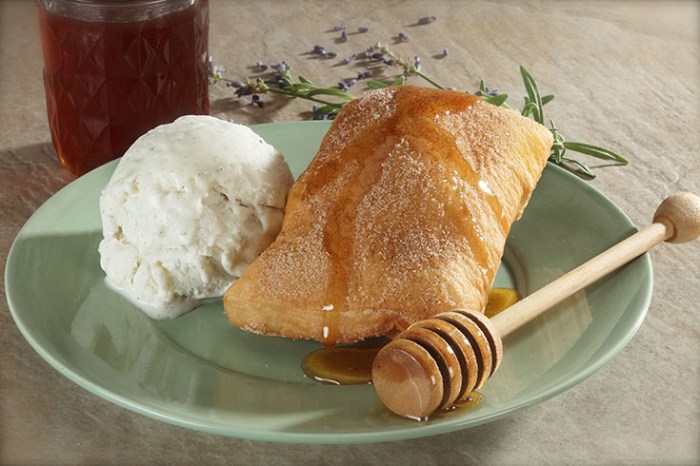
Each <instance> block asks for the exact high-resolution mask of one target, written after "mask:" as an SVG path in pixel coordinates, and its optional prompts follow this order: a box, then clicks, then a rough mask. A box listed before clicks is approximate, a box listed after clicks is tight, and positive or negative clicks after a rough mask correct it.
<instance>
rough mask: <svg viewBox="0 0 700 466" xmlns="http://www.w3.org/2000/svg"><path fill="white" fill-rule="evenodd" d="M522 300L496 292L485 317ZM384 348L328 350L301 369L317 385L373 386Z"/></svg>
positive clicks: (512, 293)
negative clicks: (374, 371) (377, 360)
mask: <svg viewBox="0 0 700 466" xmlns="http://www.w3.org/2000/svg"><path fill="white" fill-rule="evenodd" d="M519 299H520V296H519V295H518V292H517V291H515V290H512V289H509V288H494V289H493V290H491V293H490V294H489V300H488V303H487V305H486V310H485V314H486V316H487V317H493V316H495V315H496V314H498V313H499V312H501V311H503V310H504V309H506V308H507V307H509V306H511V305H513V304H514V303H516V302H517V301H518V300H519ZM388 341H389V340H386V341H385V342H384V344H386V343H388ZM384 344H374V345H367V344H365V345H353V346H331V347H324V348H321V349H318V350H316V351H313V352H311V353H309V354H308V355H307V356H306V357H305V358H304V361H303V362H302V365H301V367H302V369H303V370H304V373H305V374H306V375H307V376H308V377H310V378H312V379H313V380H316V381H317V382H323V383H329V384H334V385H362V384H368V383H372V363H373V362H374V357H375V356H376V355H377V353H378V352H379V350H381V349H382V347H383V346H384ZM465 404H467V405H468V404H469V402H465ZM472 404H473V403H472Z"/></svg>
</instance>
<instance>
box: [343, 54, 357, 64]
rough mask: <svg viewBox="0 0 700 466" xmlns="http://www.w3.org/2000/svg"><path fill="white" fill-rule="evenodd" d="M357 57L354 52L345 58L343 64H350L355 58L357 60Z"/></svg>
mask: <svg viewBox="0 0 700 466" xmlns="http://www.w3.org/2000/svg"><path fill="white" fill-rule="evenodd" d="M355 58H357V54H355V53H353V54H352V55H350V56H349V57H345V58H344V59H343V65H349V64H350V63H352V62H353V60H355Z"/></svg>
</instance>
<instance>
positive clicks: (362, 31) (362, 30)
mask: <svg viewBox="0 0 700 466" xmlns="http://www.w3.org/2000/svg"><path fill="white" fill-rule="evenodd" d="M367 31H369V28H368V27H367V26H360V27H359V28H357V32H359V33H365V32H367Z"/></svg>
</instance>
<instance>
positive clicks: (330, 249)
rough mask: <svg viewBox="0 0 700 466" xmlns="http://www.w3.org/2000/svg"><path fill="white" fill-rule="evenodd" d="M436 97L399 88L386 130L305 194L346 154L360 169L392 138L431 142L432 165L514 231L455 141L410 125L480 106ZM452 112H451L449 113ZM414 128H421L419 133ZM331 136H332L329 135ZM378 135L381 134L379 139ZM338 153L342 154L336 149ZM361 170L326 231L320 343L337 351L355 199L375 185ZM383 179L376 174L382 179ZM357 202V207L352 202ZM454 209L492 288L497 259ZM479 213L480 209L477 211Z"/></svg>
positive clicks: (463, 205)
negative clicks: (474, 193)
mask: <svg viewBox="0 0 700 466" xmlns="http://www.w3.org/2000/svg"><path fill="white" fill-rule="evenodd" d="M433 97H435V96H434V95H430V96H425V95H423V94H420V95H418V96H416V95H415V94H412V93H410V92H403V90H401V89H400V88H399V89H397V90H396V91H395V95H394V98H395V99H396V100H397V103H396V109H397V110H396V112H395V113H394V114H393V115H392V116H391V117H389V118H388V119H387V121H386V122H385V124H384V125H382V128H381V129H380V128H369V129H368V130H367V131H366V134H365V135H364V137H363V138H362V139H359V138H356V139H355V140H353V141H352V143H351V144H349V145H346V146H345V147H343V148H341V149H340V151H341V152H340V153H338V154H335V157H333V158H330V157H329V158H326V159H325V160H324V163H323V164H321V165H320V166H319V169H318V170H317V171H316V172H315V173H314V174H313V176H310V177H307V180H306V182H307V190H306V191H307V192H317V191H318V190H319V189H320V188H321V187H322V186H324V185H327V184H328V183H329V182H330V180H334V179H336V178H337V177H338V175H339V173H340V171H341V170H342V169H343V164H341V163H340V162H339V160H342V159H344V158H349V157H344V156H343V154H342V151H345V150H352V152H353V156H354V160H355V161H356V162H357V163H358V165H359V166H360V167H361V166H362V164H363V163H364V162H365V159H366V158H367V157H368V156H370V155H372V154H373V149H374V147H375V145H376V143H377V141H382V140H389V139H390V138H392V137H394V138H396V139H397V140H400V139H401V137H402V136H413V137H416V138H421V139H427V140H429V141H431V142H432V143H433V144H434V145H435V146H436V147H435V148H434V149H435V150H433V151H431V152H430V154H424V155H430V156H432V157H433V158H434V161H435V162H437V163H438V164H439V165H441V166H442V167H444V168H445V169H447V167H451V168H452V169H453V171H455V172H456V173H458V175H459V177H460V178H461V179H462V180H464V181H465V182H466V183H467V184H468V185H469V186H470V187H471V188H472V189H473V190H474V191H478V192H480V193H481V194H482V196H481V197H482V198H484V199H485V200H486V202H487V204H488V205H489V206H490V208H491V210H492V212H493V214H494V215H495V216H496V218H497V219H498V221H499V226H500V227H501V230H502V232H503V234H504V235H505V234H506V233H507V231H508V229H509V227H510V225H509V220H508V219H507V218H505V216H504V213H503V206H502V204H501V202H500V201H499V200H498V199H497V198H496V197H495V196H494V195H493V194H491V193H489V192H488V191H486V190H485V189H484V188H483V186H481V185H480V182H481V181H482V179H481V178H480V177H479V175H478V174H477V173H476V171H475V170H474V169H473V168H472V167H471V166H470V165H469V163H468V162H467V160H466V159H465V158H464V156H463V154H462V153H461V152H460V150H459V148H458V146H457V144H456V140H455V139H456V138H455V136H454V135H452V134H451V133H449V132H448V131H447V130H445V129H443V128H440V127H438V126H437V125H434V124H433V125H420V124H419V125H412V124H411V122H415V119H416V118H428V119H434V118H435V117H436V116H438V115H442V114H449V113H460V112H464V111H466V110H468V109H469V108H470V107H471V106H473V105H478V104H480V99H478V98H476V97H473V98H470V97H471V96H468V95H465V94H463V93H457V92H455V93H454V95H453V96H452V95H450V94H449V93H441V95H440V98H433ZM446 109H448V110H446ZM341 120H342V117H341V118H339V119H338V120H336V121H334V123H333V124H334V125H342V123H343V122H342V121H341ZM415 128H419V130H418V131H416V129H415ZM331 131H332V130H331ZM376 133H380V134H376ZM336 150H338V148H336ZM362 173H363V172H362V170H361V169H360V168H356V170H355V173H353V174H352V176H351V177H350V179H346V180H344V184H343V186H342V187H341V192H339V193H337V196H335V199H334V200H335V202H334V205H333V207H332V209H331V210H330V211H329V212H328V215H327V217H326V219H325V225H324V227H323V230H324V237H323V245H324V249H325V250H326V252H327V253H328V256H329V263H330V264H331V270H330V273H329V286H328V287H327V290H328V291H327V294H326V298H325V301H324V305H323V307H322V309H321V310H320V311H321V339H320V340H321V341H322V343H323V344H324V346H328V347H330V346H333V345H334V344H335V343H336V342H337V341H338V338H339V337H340V323H341V319H342V314H343V312H344V310H345V309H346V306H347V301H346V300H347V292H348V281H349V279H350V274H351V273H352V272H353V270H352V265H351V264H350V261H349V260H347V258H348V257H352V254H353V253H354V241H355V238H354V232H355V226H356V225H355V219H356V217H357V206H358V202H356V199H353V197H354V196H355V195H356V193H357V192H358V191H359V192H363V190H362V187H363V186H367V185H369V184H371V183H372V182H374V181H376V180H368V179H361V175H362ZM379 175H380V173H376V174H375V177H376V176H379ZM353 201H354V202H353ZM448 206H449V207H448V208H450V209H452V210H453V212H452V214H451V216H450V217H451V218H456V219H462V220H463V221H462V222H461V223H460V224H459V226H460V227H461V228H462V229H463V231H464V235H465V236H467V237H469V238H470V239H471V241H470V251H471V253H472V255H473V258H474V260H475V261H476V263H477V264H478V266H479V267H480V269H481V270H482V271H485V276H484V283H490V281H491V280H492V278H493V275H494V274H495V267H494V266H493V261H494V260H495V259H496V258H494V257H492V255H491V254H490V248H489V247H488V246H487V245H486V242H485V239H484V237H483V234H482V233H481V232H479V231H478V229H477V226H476V225H475V224H474V223H473V222H472V221H471V219H472V218H473V215H472V209H471V208H470V206H469V205H468V203H467V202H466V201H464V202H455V203H450V204H448ZM475 208H478V206H476V207H475Z"/></svg>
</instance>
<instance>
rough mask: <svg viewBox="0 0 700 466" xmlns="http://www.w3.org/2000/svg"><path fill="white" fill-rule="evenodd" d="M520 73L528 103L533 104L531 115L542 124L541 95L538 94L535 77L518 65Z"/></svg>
mask: <svg viewBox="0 0 700 466" xmlns="http://www.w3.org/2000/svg"><path fill="white" fill-rule="evenodd" d="M520 74H521V75H522V77H523V83H524V84H525V90H526V91H527V95H528V98H529V99H530V101H529V102H528V103H533V104H534V109H533V110H532V116H533V118H534V119H535V121H536V122H537V123H539V124H544V112H543V111H542V97H541V96H540V90H539V88H538V87H537V81H535V78H533V77H532V74H530V72H529V71H528V70H527V68H525V67H524V66H520Z"/></svg>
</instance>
